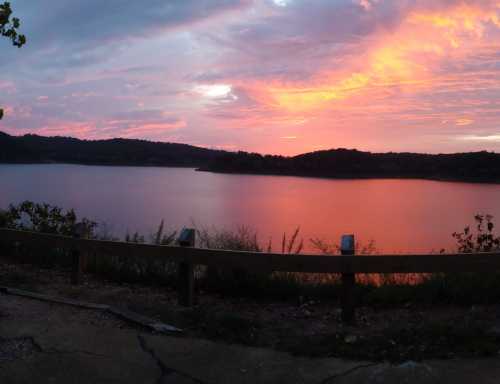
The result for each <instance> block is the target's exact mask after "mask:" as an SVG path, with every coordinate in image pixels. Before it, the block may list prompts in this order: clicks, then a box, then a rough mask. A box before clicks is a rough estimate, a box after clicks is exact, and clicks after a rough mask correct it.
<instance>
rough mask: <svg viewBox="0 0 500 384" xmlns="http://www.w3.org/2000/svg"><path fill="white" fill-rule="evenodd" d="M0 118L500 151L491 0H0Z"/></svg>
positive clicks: (497, 34) (495, 9)
mask: <svg viewBox="0 0 500 384" xmlns="http://www.w3.org/2000/svg"><path fill="white" fill-rule="evenodd" d="M11 5H12V8H13V10H14V14H15V16H17V17H19V18H20V19H21V21H22V28H21V30H22V32H23V33H25V34H26V35H27V38H28V43H27V44H26V45H25V46H24V47H22V48H21V49H17V48H14V47H11V46H9V44H8V42H7V40H6V39H3V40H2V41H0V52H1V56H0V106H2V107H3V108H4V109H5V116H4V119H3V120H2V121H1V122H0V130H2V131H6V132H8V133H10V134H15V135H19V134H25V133H36V134H40V135H51V136H53V135H66V136H75V137H79V138H85V139H102V138H111V137H127V138H141V139H149V140H158V141H172V142H183V143H188V144H193V145H199V146H205V147H214V148H222V149H228V150H246V151H256V152H264V153H280V154H297V153H301V152H308V151H314V150H319V149H328V148H337V147H347V148H358V149H361V150H370V151H417V152H433V153H435V152H458V151H469V150H483V149H486V150H494V151H498V152H500V0H477V1H474V0H471V1H453V0H422V1H418V0H392V1H390V0H303V1H301V0H261V1H257V0H256V1H251V0H213V1H209V0H177V1H174V0H171V1H168V0H148V1H125V0H122V1H120V0H106V1H103V0H71V1H68V0H36V1H35V0H11Z"/></svg>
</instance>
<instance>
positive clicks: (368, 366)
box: [320, 363, 378, 384]
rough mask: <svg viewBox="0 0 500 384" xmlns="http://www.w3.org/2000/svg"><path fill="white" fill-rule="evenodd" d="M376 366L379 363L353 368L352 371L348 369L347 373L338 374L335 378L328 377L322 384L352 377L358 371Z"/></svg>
mask: <svg viewBox="0 0 500 384" xmlns="http://www.w3.org/2000/svg"><path fill="white" fill-rule="evenodd" d="M376 365H378V363H370V364H363V365H357V366H355V367H352V368H351V369H348V370H347V371H344V372H341V373H337V374H336V375H333V376H328V377H327V378H326V379H323V380H322V381H321V383H320V384H327V383H330V382H331V381H332V380H335V379H338V378H339V377H344V376H347V375H350V374H351V373H353V372H355V371H357V370H358V369H363V368H370V367H374V366H376Z"/></svg>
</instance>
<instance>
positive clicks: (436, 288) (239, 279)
mask: <svg viewBox="0 0 500 384" xmlns="http://www.w3.org/2000/svg"><path fill="white" fill-rule="evenodd" d="M474 219H475V222H476V225H475V226H473V227H472V229H471V227H466V228H464V230H463V232H460V233H454V234H453V237H454V238H455V239H456V241H457V248H458V249H459V251H461V252H479V251H485V250H495V249H498V247H499V244H500V238H499V237H496V236H495V235H494V233H493V229H494V225H493V221H492V217H491V216H489V215H476V216H475V217H474ZM77 223H83V224H84V227H85V228H86V230H87V232H88V236H90V237H91V238H95V239H103V240H104V239H106V240H119V239H117V238H115V237H113V236H110V235H109V233H108V232H107V231H106V227H105V226H104V227H103V228H101V231H100V232H99V228H98V227H97V224H96V223H94V222H93V221H91V220H88V219H85V218H84V219H81V220H79V221H78V220H77V216H76V214H75V212H74V211H72V210H70V211H67V212H65V211H63V210H62V209H60V208H58V207H53V206H50V205H48V204H35V203H32V202H23V203H21V204H20V205H19V206H11V207H9V210H8V211H2V212H0V224H1V225H3V226H7V227H10V228H16V229H23V230H34V231H48V232H50V233H62V234H71V233H73V232H75V229H76V226H77ZM176 236H177V231H168V230H166V229H165V226H164V222H163V221H162V222H161V223H160V225H159V226H158V228H157V230H156V231H154V232H153V233H151V234H149V236H144V235H141V234H139V233H133V234H127V235H126V236H125V241H127V242H136V243H145V242H149V243H152V244H158V245H169V244H173V243H174V242H175V238H176ZM310 242H311V244H312V245H313V246H314V247H315V248H316V249H318V250H319V251H320V252H323V253H325V254H338V252H339V247H338V245H337V244H334V243H333V244H332V243H328V242H326V241H323V240H321V239H311V240H310ZM1 246H2V245H1V244H0V247H1ZM196 246H197V247H200V248H211V249H229V250H239V251H254V252H263V251H268V252H270V251H273V244H272V243H271V242H268V243H267V245H266V246H265V247H264V246H262V243H261V242H260V241H259V239H258V237H257V234H256V232H255V231H253V230H251V229H249V228H247V227H240V228H238V229H236V230H233V231H231V230H218V229H213V228H212V229H207V228H197V230H196ZM3 247H4V249H3V254H4V255H10V259H11V260H12V261H14V262H19V263H34V264H37V265H40V266H43V267H51V266H55V265H57V266H62V267H63V268H69V267H70V260H71V255H70V253H69V252H68V251H67V250H64V249H54V248H47V247H46V248H40V247H39V246H36V247H33V246H31V245H30V244H19V243H16V244H4V245H3ZM303 247H304V240H303V238H301V236H300V228H297V229H296V230H295V231H294V232H293V233H292V234H291V235H287V234H286V233H284V234H283V237H282V239H281V242H280V244H279V247H278V252H279V251H281V252H282V253H284V254H290V253H292V254H293V253H300V252H301V251H302V249H303ZM376 252H377V250H376V246H375V244H374V243H373V242H370V243H368V244H364V245H363V244H356V254H376ZM86 270H87V271H88V272H90V273H94V274H98V275H102V276H104V277H106V278H109V279H112V280H115V281H119V282H126V283H141V284H146V285H159V286H172V287H173V286H175V284H176V281H177V265H176V264H175V263H172V262H169V261H163V260H154V259H149V258H141V257H140V256H138V257H132V256H128V255H125V256H106V255H104V254H99V255H97V254H90V255H88V257H87V265H86ZM196 275H197V289H199V290H203V291H208V292H213V293H218V294H220V295H224V296H237V297H251V298H259V299H266V300H275V299H276V300H303V299H304V298H319V299H326V300H338V298H339V294H340V276H339V275H336V274H306V273H283V272H275V273H266V274H262V273H261V274H257V273H250V272H248V271H245V270H244V269H227V268H224V267H223V266H221V267H220V268H213V267H212V268H204V267H198V268H197V270H196ZM357 282H358V284H357V286H356V299H357V302H358V303H360V304H361V305H371V306H398V305H403V304H407V303H418V304H425V305H432V304H436V303H438V304H461V305H469V304H489V303H496V302H499V301H500V274H497V273H492V274H481V275H479V274H427V275H358V276H357Z"/></svg>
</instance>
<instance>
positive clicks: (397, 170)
mask: <svg viewBox="0 0 500 384" xmlns="http://www.w3.org/2000/svg"><path fill="white" fill-rule="evenodd" d="M205 170H208V171H214V172H228V173H252V174H272V175H296V176H315V177H329V178H426V179H441V180H464V181H481V182H483V181H485V182H486V181H491V182H500V154H497V153H492V152H486V151H482V152H469V153H455V154H438V155H432V154H420V153H393V152H389V153H371V152H362V151H357V150H354V149H332V150H328V151H317V152H311V153H305V154H302V155H298V156H294V157H283V156H269V155H268V156H263V155H260V154H256V153H246V152H238V153H225V154H221V155H220V156H218V157H217V158H216V159H215V160H214V161H213V162H211V163H210V165H209V167H207V168H206V169H205Z"/></svg>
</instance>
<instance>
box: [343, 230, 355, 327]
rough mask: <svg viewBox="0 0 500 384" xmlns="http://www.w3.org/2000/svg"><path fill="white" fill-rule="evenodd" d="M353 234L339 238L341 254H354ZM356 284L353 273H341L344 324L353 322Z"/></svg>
mask: <svg viewBox="0 0 500 384" xmlns="http://www.w3.org/2000/svg"><path fill="white" fill-rule="evenodd" d="M354 249H355V243H354V235H343V236H342V238H341V240H340V253H341V254H342V255H354ZM355 284H356V280H355V276H354V273H343V274H342V292H341V299H340V300H341V307H342V321H343V322H344V323H346V324H352V323H354V322H355V313H354V306H355V303H354V287H355Z"/></svg>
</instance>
